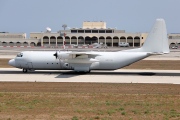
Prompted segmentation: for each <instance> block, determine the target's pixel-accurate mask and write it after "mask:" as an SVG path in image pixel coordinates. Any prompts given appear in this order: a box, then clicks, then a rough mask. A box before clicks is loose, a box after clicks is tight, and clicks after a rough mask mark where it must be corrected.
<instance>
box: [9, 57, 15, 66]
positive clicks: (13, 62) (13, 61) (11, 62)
mask: <svg viewBox="0 0 180 120" xmlns="http://www.w3.org/2000/svg"><path fill="white" fill-rule="evenodd" d="M8 64H9V65H11V66H14V67H16V64H15V60H14V59H11V60H9V63H8Z"/></svg>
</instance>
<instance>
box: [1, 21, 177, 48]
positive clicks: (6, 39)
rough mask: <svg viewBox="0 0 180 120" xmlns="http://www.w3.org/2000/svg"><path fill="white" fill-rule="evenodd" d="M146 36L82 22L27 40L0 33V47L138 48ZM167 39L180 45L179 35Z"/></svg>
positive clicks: (19, 36) (18, 35)
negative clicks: (123, 45) (125, 44)
mask: <svg viewBox="0 0 180 120" xmlns="http://www.w3.org/2000/svg"><path fill="white" fill-rule="evenodd" d="M147 35H148V34H147V33H126V32H125V30H117V29H114V28H107V27H106V23H105V22H102V21H100V22H88V21H86V22H83V26H82V28H72V29H70V30H60V31H58V32H51V31H50V30H47V31H45V32H35V33H30V38H29V39H27V38H26V34H25V33H20V34H12V33H0V46H43V47H61V46H62V45H63V41H65V44H66V46H70V45H78V46H83V45H91V44H93V43H103V44H106V45H107V46H109V47H117V46H118V43H119V42H128V43H129V44H130V46H131V47H140V46H142V45H143V43H144V41H145V39H146V37H147ZM168 38H169V45H171V46H173V45H175V44H180V34H168Z"/></svg>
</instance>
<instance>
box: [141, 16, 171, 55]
mask: <svg viewBox="0 0 180 120" xmlns="http://www.w3.org/2000/svg"><path fill="white" fill-rule="evenodd" d="M141 51H143V52H153V53H169V45H168V39H167V30H166V23H165V21H164V19H156V22H155V24H154V25H153V28H152V29H151V32H150V33H149V34H148V36H147V38H146V41H145V42H144V45H143V46H142V48H141Z"/></svg>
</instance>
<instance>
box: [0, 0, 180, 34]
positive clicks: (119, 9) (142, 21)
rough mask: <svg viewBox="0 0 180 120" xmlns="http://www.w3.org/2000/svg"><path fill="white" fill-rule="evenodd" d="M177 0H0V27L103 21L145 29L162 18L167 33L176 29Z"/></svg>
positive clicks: (34, 28)
mask: <svg viewBox="0 0 180 120" xmlns="http://www.w3.org/2000/svg"><path fill="white" fill-rule="evenodd" d="M179 5H180V0H0V31H1V32H2V31H5V32H15V33H19V32H25V33H27V34H29V33H30V32H41V31H45V28H46V27H50V28H51V29H52V31H53V32H57V31H58V30H60V29H62V24H67V25H68V26H69V27H71V28H72V27H78V28H79V27H82V22H83V21H105V22H106V23H107V27H111V28H115V27H116V28H117V29H120V30H126V32H149V31H150V29H151V26H152V25H153V23H154V21H155V19H156V18H164V19H165V21H166V24H167V29H168V33H180V7H179Z"/></svg>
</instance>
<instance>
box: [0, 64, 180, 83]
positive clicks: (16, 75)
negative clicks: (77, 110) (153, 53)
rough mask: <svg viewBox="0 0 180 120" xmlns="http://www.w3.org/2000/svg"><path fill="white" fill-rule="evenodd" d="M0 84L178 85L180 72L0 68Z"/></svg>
mask: <svg viewBox="0 0 180 120" xmlns="http://www.w3.org/2000/svg"><path fill="white" fill-rule="evenodd" d="M0 82H84V83H163V84H180V70H136V69H134V70H127V69H118V70H114V71H91V72H90V73H78V72H73V71H64V70H60V71H57V70H48V71H45V70H37V71H29V72H28V73H23V72H22V70H21V69H17V68H0Z"/></svg>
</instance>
